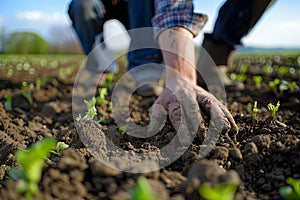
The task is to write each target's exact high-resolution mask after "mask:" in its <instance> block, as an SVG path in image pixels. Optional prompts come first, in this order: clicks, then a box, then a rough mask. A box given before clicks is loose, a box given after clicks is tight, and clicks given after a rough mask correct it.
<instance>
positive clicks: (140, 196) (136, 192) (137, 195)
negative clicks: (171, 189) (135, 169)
mask: <svg viewBox="0 0 300 200" xmlns="http://www.w3.org/2000/svg"><path fill="white" fill-rule="evenodd" d="M129 194H130V197H131V198H130V199H131V200H155V199H156V198H155V197H154V195H153V192H152V189H151V186H150V184H149V183H148V181H147V179H146V178H145V177H143V176H140V177H139V178H138V179H137V184H136V186H135V188H134V189H133V190H131V191H129Z"/></svg>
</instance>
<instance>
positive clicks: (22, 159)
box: [16, 138, 56, 183]
mask: <svg viewBox="0 0 300 200" xmlns="http://www.w3.org/2000/svg"><path fill="white" fill-rule="evenodd" d="M55 144H56V141H55V140H54V139H51V138H45V139H44V140H42V141H40V142H37V143H35V144H34V145H32V146H31V147H30V148H28V149H27V150H18V151H17V152H16V156H17V158H18V161H19V163H20V165H21V166H22V169H23V171H24V174H25V176H26V177H27V179H28V180H29V181H30V182H35V183H37V182H38V181H39V180H40V178H41V172H42V166H43V163H44V159H45V157H47V156H48V155H49V152H50V150H51V149H53V148H54V147H55Z"/></svg>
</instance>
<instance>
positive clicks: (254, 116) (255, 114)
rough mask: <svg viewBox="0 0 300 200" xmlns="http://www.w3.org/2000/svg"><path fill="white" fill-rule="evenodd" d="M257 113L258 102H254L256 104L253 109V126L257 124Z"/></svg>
mask: <svg viewBox="0 0 300 200" xmlns="http://www.w3.org/2000/svg"><path fill="white" fill-rule="evenodd" d="M257 112H258V109H257V101H254V103H253V109H252V123H253V125H255V124H256V117H257Z"/></svg>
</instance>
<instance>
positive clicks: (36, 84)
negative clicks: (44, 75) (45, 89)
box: [35, 77, 43, 90]
mask: <svg viewBox="0 0 300 200" xmlns="http://www.w3.org/2000/svg"><path fill="white" fill-rule="evenodd" d="M42 84H43V82H42V79H41V78H39V77H38V78H37V79H36V83H35V88H36V89H37V90H39V89H41V86H42Z"/></svg>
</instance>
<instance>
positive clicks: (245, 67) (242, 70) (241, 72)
mask: <svg viewBox="0 0 300 200" xmlns="http://www.w3.org/2000/svg"><path fill="white" fill-rule="evenodd" d="M247 69H248V66H247V65H242V66H241V67H240V74H245V73H246V72H247Z"/></svg>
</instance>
